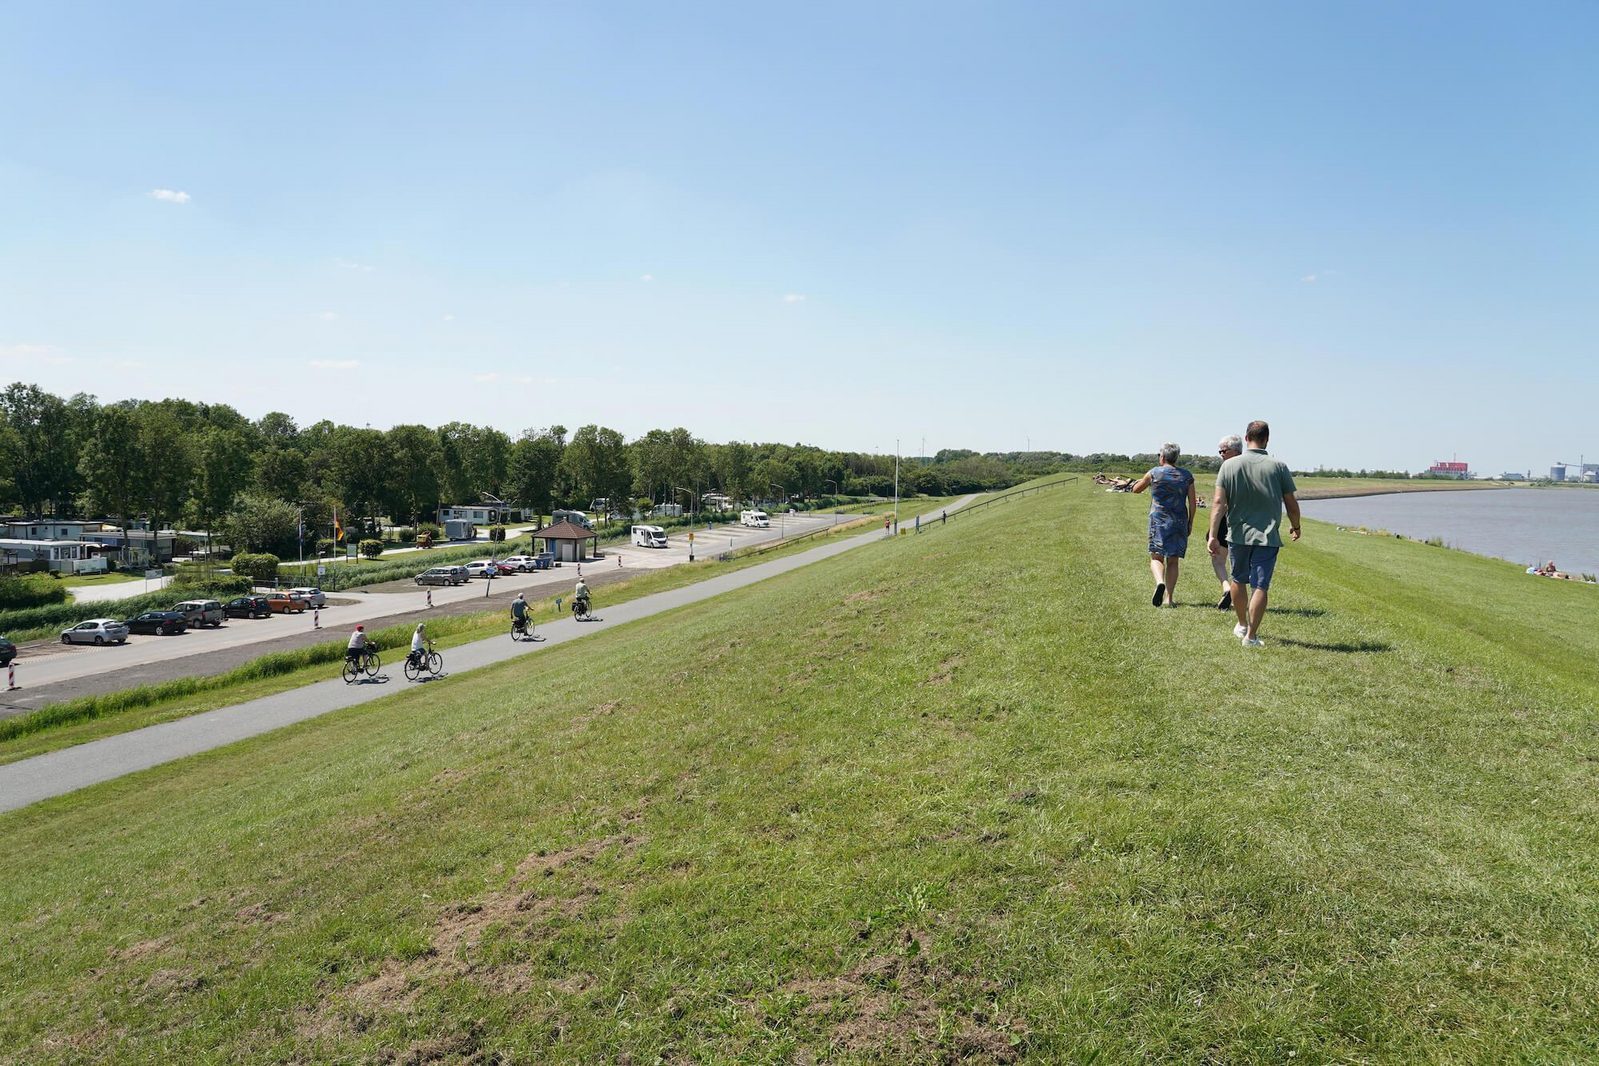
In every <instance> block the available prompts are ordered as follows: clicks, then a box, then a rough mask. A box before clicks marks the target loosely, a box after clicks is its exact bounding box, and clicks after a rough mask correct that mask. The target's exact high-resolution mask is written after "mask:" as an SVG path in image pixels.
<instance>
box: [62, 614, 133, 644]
mask: <svg viewBox="0 0 1599 1066" xmlns="http://www.w3.org/2000/svg"><path fill="white" fill-rule="evenodd" d="M127 641H128V627H127V626H125V625H123V624H122V623H121V622H119V621H117V620H116V619H115V618H91V619H89V620H88V621H87V622H79V623H78V624H77V625H75V626H73V627H72V628H71V629H63V630H62V631H61V643H63V644H126V643H127Z"/></svg>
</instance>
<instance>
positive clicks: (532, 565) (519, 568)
mask: <svg viewBox="0 0 1599 1066" xmlns="http://www.w3.org/2000/svg"><path fill="white" fill-rule="evenodd" d="M500 566H501V567H502V568H504V567H507V566H509V567H513V568H514V569H515V570H516V572H517V573H519V574H525V573H527V572H528V571H530V570H536V569H538V560H537V559H535V558H533V556H531V555H511V556H507V557H506V558H504V559H502V560H500Z"/></svg>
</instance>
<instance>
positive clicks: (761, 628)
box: [0, 483, 1599, 1062]
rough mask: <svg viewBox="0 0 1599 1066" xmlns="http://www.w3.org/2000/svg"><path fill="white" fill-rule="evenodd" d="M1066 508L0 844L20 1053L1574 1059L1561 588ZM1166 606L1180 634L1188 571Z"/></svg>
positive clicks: (1577, 594) (39, 1057)
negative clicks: (1157, 539) (1153, 533)
mask: <svg viewBox="0 0 1599 1066" xmlns="http://www.w3.org/2000/svg"><path fill="white" fill-rule="evenodd" d="M1146 506H1147V503H1146V502H1145V501H1143V500H1140V499H1130V498H1127V497H1125V496H1121V495H1112V494H1105V493H1102V492H1099V491H1097V489H1096V488H1095V487H1094V486H1092V485H1091V484H1088V483H1084V484H1083V485H1080V486H1071V487H1068V488H1066V489H1064V490H1056V491H1053V492H1046V493H1043V494H1040V495H1038V496H1035V497H1030V498H1027V499H1025V500H1020V501H1015V502H1012V503H1008V504H1005V505H1002V506H998V507H993V508H989V509H987V510H985V511H984V512H982V513H981V514H977V515H972V516H967V517H962V518H960V519H958V520H956V521H952V522H951V523H950V524H949V525H948V526H941V527H935V528H933V529H931V530H929V531H927V532H924V533H923V534H922V535H920V536H917V537H910V536H906V537H900V538H898V539H897V540H896V541H894V542H892V543H887V542H885V543H884V544H882V545H877V546H873V547H870V548H866V549H862V550H860V551H857V552H854V553H851V554H849V555H847V556H844V557H841V558H840V559H838V560H835V561H832V562H829V563H826V564H821V565H818V566H816V567H814V568H811V569H808V570H805V571H800V572H797V573H794V574H792V575H789V576H786V577H783V578H780V579H777V580H774V581H772V582H770V583H767V584H764V585H762V586H757V587H755V588H752V589H749V590H745V591H743V592H740V593H736V594H733V595H730V596H728V597H726V598H725V599H721V600H718V601H715V602H713V603H710V604H705V605H701V606H699V607H696V608H694V609H691V610H686V611H682V612H678V613H675V614H672V615H668V616H664V617H662V618H659V619H655V620H652V621H649V622H646V623H643V624H639V625H636V626H633V627H627V628H622V629H618V630H615V631H613V632H610V633H607V634H603V635H600V636H597V637H595V638H593V639H591V640H587V641H583V642H580V643H578V644H573V645H567V646H564V647H561V648H556V649H551V651H550V652H549V653H548V654H543V653H541V654H539V655H536V656H533V657H530V658H529V659H526V660H522V661H518V662H515V663H509V664H506V665H505V666H503V667H498V668H494V669H491V670H485V671H483V672H481V673H476V674H471V675H465V676H462V677H460V678H457V679H453V680H450V681H448V682H445V683H442V684H439V685H434V686H429V688H428V690H427V691H425V692H415V693H408V694H402V695H398V696H396V697H395V698H393V699H389V700H383V701H379V702H377V703H373V704H369V705H367V706H365V707H362V708H360V709H357V710H353V711H351V712H347V713H341V714H337V715H333V716H329V717H328V718H325V719H321V720H318V721H315V722H311V723H306V724H304V725H302V726H299V727H296V728H293V729H290V730H285V731H283V732H281V733H278V734H274V735H271V736H267V737H263V738H260V739H258V740H255V741H252V742H250V743H247V744H242V745H239V746H237V747H235V748H231V749H228V750H225V751H221V752H216V753H213V754H211V755H208V756H204V757H200V758H196V759H192V760H188V761H186V762H184V763H182V764H178V765H175V766H172V767H168V768H164V769H160V770H156V771H152V772H149V773H145V774H140V775H137V776H134V777H131V778H128V779H125V780H123V781H120V782H114V783H112V784H110V785H107V786H102V787H99V788H96V789H92V790H87V791H85V792H83V793H79V794H76V795H74V796H70V797H66V798H63V799H62V800H59V801H54V802H51V803H48V804H43V805H40V806H38V807H36V808H32V809H29V810H26V811H22V812H17V813H15V814H12V815H8V816H5V817H4V818H0V849H3V852H4V854H5V855H7V856H8V858H7V860H6V862H7V870H6V877H5V882H4V884H5V889H4V892H3V893H0V928H3V930H4V931H3V933H0V937H3V938H4V940H3V943H4V948H5V950H4V953H3V957H0V979H3V980H0V987H3V989H4V992H3V997H4V1003H3V1006H4V1010H3V1011H0V1048H5V1049H11V1050H10V1051H9V1052H8V1054H9V1055H10V1056H11V1057H12V1058H13V1059H15V1060H16V1061H27V1062H52V1061H63V1062H64V1061H78V1060H81V1059H84V1058H88V1057H95V1056H102V1057H112V1056H114V1057H116V1058H118V1059H119V1060H126V1061H222V1060H234V1059H242V1060H285V1061H287V1060H300V1061H383V1060H388V1059H405V1058H407V1057H409V1058H410V1059H411V1060H412V1061H422V1060H427V1059H429V1058H442V1059H452V1058H453V1059H454V1060H457V1061H460V1060H469V1059H472V1058H473V1057H474V1056H477V1057H480V1058H481V1059H483V1060H485V1061H492V1060H493V1059H494V1058H495V1057H496V1056H498V1057H503V1058H504V1059H506V1060H509V1061H530V1062H531V1061H541V1062H542V1061H571V1062H579V1061H582V1062H588V1061H634V1062H640V1061H657V1060H658V1059H664V1060H667V1061H699V1060H709V1061H730V1062H731V1061H739V1062H745V1061H790V1060H830V1061H863V1060H864V1061H907V1060H909V1061H916V1060H924V1059H925V1060H938V1059H951V1058H954V1059H973V1060H985V1059H986V1060H991V1061H1009V1060H1012V1059H1017V1058H1032V1059H1037V1060H1039V1061H1049V1060H1067V1061H1072V1060H1091V1059H1094V1058H1096V1057H1097V1058H1099V1059H1100V1060H1101V1061H1126V1060H1129V1059H1165V1060H1189V1061H1228V1062H1238V1061H1282V1060H1284V1059H1286V1058H1287V1057H1288V1056H1289V1053H1290V1052H1292V1053H1294V1054H1295V1056H1296V1057H1297V1058H1298V1059H1299V1060H1302V1061H1306V1060H1308V1061H1325V1060H1349V1061H1361V1060H1395V1059H1406V1060H1412V1059H1423V1060H1427V1059H1432V1060H1456V1061H1458V1060H1477V1061H1487V1060H1500V1059H1506V1058H1520V1059H1526V1060H1541V1061H1549V1060H1571V1059H1580V1058H1585V1057H1591V1056H1593V1055H1595V1054H1599V1037H1596V1035H1595V1034H1596V1032H1599V1016H1596V1015H1599V1006H1596V1004H1599V953H1596V952H1595V950H1594V947H1595V943H1596V937H1599V859H1596V858H1595V856H1596V855H1599V849H1596V847H1595V845H1596V843H1599V841H1596V837H1599V830H1596V828H1595V827H1596V826H1599V809H1596V808H1599V800H1596V798H1595V796H1596V791H1595V785H1596V783H1599V730H1596V721H1599V719H1596V709H1595V706H1594V702H1595V692H1596V691H1599V684H1596V682H1599V677H1596V676H1595V675H1596V669H1599V668H1596V666H1595V665H1594V664H1595V663H1596V662H1599V659H1596V655H1595V652H1596V651H1599V647H1596V646H1595V645H1596V643H1599V637H1596V635H1595V631H1594V627H1593V626H1592V619H1593V612H1594V609H1595V605H1596V603H1599V601H1596V600H1595V599H1593V595H1594V590H1592V589H1586V588H1581V587H1577V586H1569V585H1564V584H1562V583H1556V582H1546V581H1535V580H1533V579H1530V578H1525V577H1521V576H1520V575H1518V574H1517V573H1516V572H1515V568H1514V567H1510V566H1508V565H1507V564H1502V563H1497V562H1493V561H1490V560H1482V559H1476V558H1473V557H1470V556H1465V555H1462V554H1460V553H1456V552H1450V551H1445V550H1441V549H1435V548H1429V547H1426V546H1424V545H1418V544H1414V543H1408V542H1398V541H1385V540H1377V539H1375V538H1366V537H1355V536H1340V535H1338V534H1335V533H1333V532H1332V531H1331V528H1330V527H1327V526H1323V525H1320V524H1316V523H1311V524H1309V527H1308V529H1309V532H1308V536H1307V538H1306V540H1305V541H1304V542H1302V543H1301V544H1300V545H1297V546H1294V547H1292V548H1290V549H1288V550H1287V551H1286V552H1285V560H1284V562H1283V565H1282V566H1281V567H1280V569H1279V578H1278V581H1279V584H1280V591H1279V594H1278V596H1277V605H1278V606H1279V607H1280V608H1281V610H1279V611H1275V612H1273V614H1272V615H1270V616H1269V618H1268V623H1267V625H1266V627H1265V628H1264V629H1263V635H1264V636H1265V637H1266V639H1267V640H1268V641H1269V642H1270V646H1269V647H1268V648H1267V649H1264V650H1260V651H1246V650H1244V649H1242V648H1239V647H1238V646H1237V644H1236V642H1235V641H1233V640H1232V639H1231V638H1230V636H1229V633H1230V629H1231V619H1230V618H1229V617H1227V616H1224V615H1221V614H1220V613H1218V612H1216V611H1215V610H1213V609H1212V608H1210V607H1208V606H1193V607H1184V608H1179V609H1176V610H1164V611H1163V610H1156V609H1154V608H1152V607H1150V606H1149V604H1148V598H1147V596H1148V573H1147V568H1146V566H1145V565H1144V562H1143V559H1144V555H1143V547H1144V543H1143V540H1144V538H1143V522H1144V519H1143V515H1144V513H1145V512H1144V507H1146ZM1192 563H1193V567H1192V569H1191V570H1190V572H1189V575H1188V576H1187V577H1185V578H1184V581H1183V586H1182V588H1181V589H1180V592H1179V595H1180V597H1182V598H1186V599H1187V600H1189V602H1196V601H1199V600H1201V596H1202V594H1203V602H1204V603H1209V602H1210V601H1211V600H1212V599H1213V596H1211V595H1210V593H1211V589H1210V582H1209V578H1208V573H1206V575H1205V580H1204V582H1203V588H1201V584H1200V583H1199V582H1197V581H1196V580H1195V579H1196V578H1198V577H1199V576H1200V573H1201V571H1202V570H1208V568H1206V567H1205V566H1204V561H1203V560H1202V559H1200V558H1198V557H1196V558H1194V559H1193V560H1192Z"/></svg>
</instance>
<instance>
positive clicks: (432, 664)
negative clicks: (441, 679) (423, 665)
mask: <svg viewBox="0 0 1599 1066" xmlns="http://www.w3.org/2000/svg"><path fill="white" fill-rule="evenodd" d="M443 671H444V656H442V655H440V654H439V653H438V652H436V651H430V652H428V673H430V674H434V675H435V676H436V675H438V674H440V673H442V672H443Z"/></svg>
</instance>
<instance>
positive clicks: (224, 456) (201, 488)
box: [192, 427, 250, 531]
mask: <svg viewBox="0 0 1599 1066" xmlns="http://www.w3.org/2000/svg"><path fill="white" fill-rule="evenodd" d="M249 474H250V444H249V441H248V440H247V439H246V438H245V435H244V432H243V431H242V430H239V429H218V428H215V427H213V428H211V429H209V430H206V432H205V435H204V436H202V437H201V438H200V442H199V444H198V446H197V447H196V448H195V468H194V487H193V495H192V500H193V504H194V513H195V515H196V517H198V518H199V520H200V524H201V525H202V526H204V527H205V529H206V530H208V531H209V530H210V529H211V527H212V526H213V525H215V524H216V522H217V520H218V519H220V518H221V517H222V516H224V515H226V514H227V513H228V510H229V509H230V508H231V507H232V506H233V499H234V497H235V496H237V495H238V494H239V493H240V492H243V491H244V489H245V487H246V485H247V483H248V480H249Z"/></svg>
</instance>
